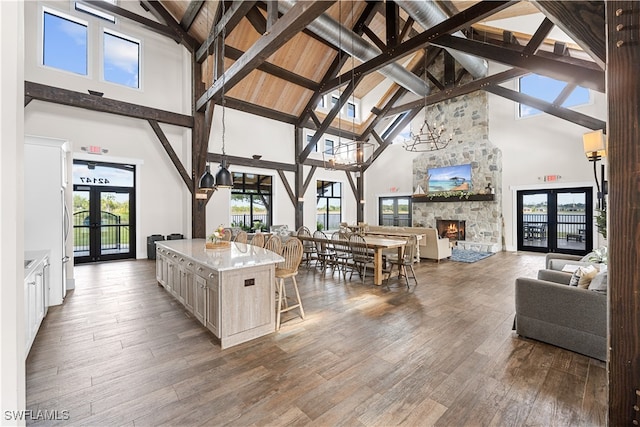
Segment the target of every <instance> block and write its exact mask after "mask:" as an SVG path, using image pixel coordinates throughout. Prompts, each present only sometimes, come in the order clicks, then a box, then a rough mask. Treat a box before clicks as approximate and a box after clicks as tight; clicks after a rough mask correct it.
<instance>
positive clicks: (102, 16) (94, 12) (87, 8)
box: [75, 0, 116, 24]
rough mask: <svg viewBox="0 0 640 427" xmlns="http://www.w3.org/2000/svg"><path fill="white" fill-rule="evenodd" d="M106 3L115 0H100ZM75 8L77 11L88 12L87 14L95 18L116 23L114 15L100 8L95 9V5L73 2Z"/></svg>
mask: <svg viewBox="0 0 640 427" xmlns="http://www.w3.org/2000/svg"><path fill="white" fill-rule="evenodd" d="M102 1H105V2H107V3H112V4H116V0H102ZM75 8H76V10H77V11H80V12H84V13H88V14H89V15H93V16H95V17H97V18H100V19H104V20H105V21H109V22H112V23H114V24H115V23H116V17H115V16H114V15H111V14H109V13H107V12H103V11H102V10H100V9H96V8H95V7H91V6H89V5H87V4H85V3H83V2H81V1H77V2H75Z"/></svg>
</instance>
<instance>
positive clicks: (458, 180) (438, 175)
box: [427, 164, 471, 193]
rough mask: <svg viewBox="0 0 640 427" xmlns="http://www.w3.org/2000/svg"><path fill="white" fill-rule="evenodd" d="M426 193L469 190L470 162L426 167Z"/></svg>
mask: <svg viewBox="0 0 640 427" xmlns="http://www.w3.org/2000/svg"><path fill="white" fill-rule="evenodd" d="M427 175H428V186H427V193H439V192H443V191H471V164H466V165H456V166H444V167H440V168H429V169H427Z"/></svg>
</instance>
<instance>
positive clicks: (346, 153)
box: [324, 140, 373, 169]
mask: <svg viewBox="0 0 640 427" xmlns="http://www.w3.org/2000/svg"><path fill="white" fill-rule="evenodd" d="M371 153H373V144H372V143H371V142H368V141H358V140H351V141H339V142H338V145H337V146H336V147H335V148H334V149H333V154H332V155H328V156H327V157H325V159H324V163H325V168H326V169H336V166H341V167H342V168H349V167H360V166H362V165H363V164H364V162H365V158H366V157H367V156H369V155H371ZM327 154H328V153H327Z"/></svg>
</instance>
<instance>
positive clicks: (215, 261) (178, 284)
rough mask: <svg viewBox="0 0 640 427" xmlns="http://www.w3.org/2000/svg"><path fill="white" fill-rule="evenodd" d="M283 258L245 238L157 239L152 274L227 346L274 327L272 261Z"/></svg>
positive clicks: (270, 330) (263, 333)
mask: <svg viewBox="0 0 640 427" xmlns="http://www.w3.org/2000/svg"><path fill="white" fill-rule="evenodd" d="M283 260H284V259H283V258H282V257H281V256H280V255H278V254H276V253H274V252H271V251H268V250H266V249H263V248H259V247H256V246H251V245H247V244H244V243H231V245H230V247H228V248H226V249H205V241H204V239H193V240H168V241H162V242H156V278H157V280H158V284H160V285H162V286H163V287H164V288H165V289H166V290H167V291H168V292H170V293H171V294H172V295H173V296H174V297H175V298H176V299H177V300H178V301H180V302H181V303H182V304H183V305H184V307H185V308H186V309H187V310H188V311H189V312H191V313H192V314H193V316H194V317H195V318H196V319H198V321H199V322H201V323H202V324H203V325H204V326H205V327H206V328H207V329H209V330H210V331H211V332H212V333H213V334H214V335H215V336H216V337H218V338H219V339H220V344H221V347H222V348H223V349H224V348H227V347H230V346H233V345H236V344H240V343H243V342H246V341H249V340H251V339H254V338H257V337H260V336H263V335H266V334H269V333H271V332H274V331H275V298H274V295H275V266H276V264H277V263H279V262H282V261H283Z"/></svg>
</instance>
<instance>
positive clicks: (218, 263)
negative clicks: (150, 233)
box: [155, 239, 284, 271]
mask: <svg viewBox="0 0 640 427" xmlns="http://www.w3.org/2000/svg"><path fill="white" fill-rule="evenodd" d="M155 243H156V245H157V246H160V247H164V248H166V249H169V250H171V251H175V252H177V253H179V254H181V255H183V256H185V257H187V258H190V259H192V260H194V261H196V262H198V263H201V264H203V265H205V266H207V267H210V268H212V269H213V270H216V271H225V270H234V269H239V268H248V267H255V266H258V265H269V264H277V263H279V262H283V261H284V258H283V257H281V256H280V255H278V254H276V253H275V252H271V251H269V250H267V249H263V248H260V247H257V246H252V245H248V244H244V243H236V242H231V244H230V246H229V247H228V248H225V249H205V239H185V240H159V241H156V242H155Z"/></svg>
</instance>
